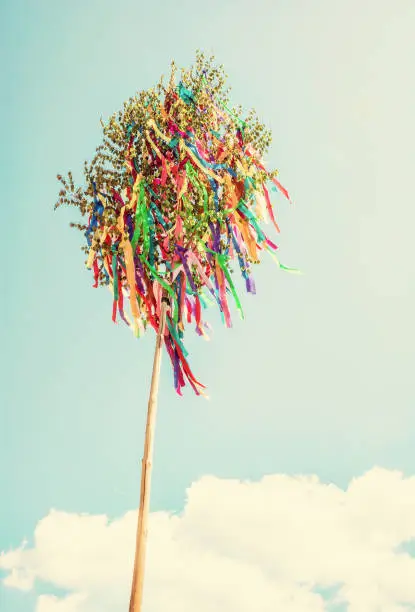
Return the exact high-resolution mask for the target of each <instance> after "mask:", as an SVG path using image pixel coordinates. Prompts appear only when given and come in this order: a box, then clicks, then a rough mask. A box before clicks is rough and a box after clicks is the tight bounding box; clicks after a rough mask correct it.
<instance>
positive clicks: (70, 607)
mask: <svg viewBox="0 0 415 612" xmlns="http://www.w3.org/2000/svg"><path fill="white" fill-rule="evenodd" d="M135 529H136V512H127V514H125V515H124V516H122V517H120V518H117V519H115V520H109V519H108V517H106V516H90V515H82V514H69V513H66V512H61V511H56V510H52V511H51V512H50V513H49V514H48V515H47V516H46V517H44V518H43V519H42V520H41V521H40V522H39V523H38V525H37V527H36V529H35V533H34V544H33V547H28V546H27V545H26V544H23V545H22V546H21V547H20V548H17V549H14V550H10V551H8V552H3V553H2V555H1V557H0V569H2V570H3V571H5V572H6V575H5V578H4V584H5V585H6V586H8V587H10V588H15V589H21V590H30V589H32V588H34V585H35V583H36V581H37V580H39V581H40V582H41V584H42V585H43V584H46V585H50V590H49V593H44V594H43V595H40V596H39V597H38V600H37V607H36V612H116V611H118V610H120V611H121V610H125V609H128V598H129V589H130V580H131V571H132V563H133V546H134V539H135ZM414 538H415V477H411V478H405V477H404V476H403V475H402V474H401V473H399V472H394V471H388V470H384V469H380V468H374V469H372V470H371V471H369V472H368V473H366V474H365V475H363V476H361V477H359V478H356V479H354V480H352V481H351V482H350V484H349V486H348V488H347V490H345V491H344V490H342V489H340V488H338V487H336V486H334V485H329V484H323V483H321V482H319V480H318V478H317V477H316V476H307V477H292V476H287V475H272V476H266V477H264V478H263V479H262V480H261V481H259V482H240V481H237V480H222V479H218V478H214V477H203V478H202V479H201V480H199V481H198V482H196V483H194V484H193V485H192V486H191V487H190V489H189V490H188V496H187V502H186V506H185V509H184V511H183V513H182V514H181V515H180V516H176V515H171V514H168V513H164V512H158V513H153V514H152V515H151V520H150V537H149V549H148V565H147V574H146V590H145V611H146V612H165V610H169V611H170V612H194V610H198V612H222V611H223V612H252V611H253V610H255V612H276V611H278V610H281V611H284V612H332V611H333V612H337V611H340V610H341V611H343V610H347V611H348V612H408V610H412V609H415V558H413V557H412V556H411V555H410V554H409V552H405V545H406V543H408V542H410V541H411V539H414ZM408 550H409V547H408ZM56 589H58V591H56ZM58 592H60V593H62V592H63V593H65V594H64V595H62V596H57V595H56V593H58Z"/></svg>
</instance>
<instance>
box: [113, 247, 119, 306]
mask: <svg viewBox="0 0 415 612" xmlns="http://www.w3.org/2000/svg"><path fill="white" fill-rule="evenodd" d="M112 277H113V284H114V301H115V302H118V266H117V255H116V253H114V252H113V254H112Z"/></svg>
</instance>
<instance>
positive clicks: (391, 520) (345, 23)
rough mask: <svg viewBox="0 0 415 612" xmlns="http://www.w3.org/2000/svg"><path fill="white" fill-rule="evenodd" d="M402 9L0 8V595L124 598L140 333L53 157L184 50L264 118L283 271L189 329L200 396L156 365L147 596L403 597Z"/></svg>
mask: <svg viewBox="0 0 415 612" xmlns="http://www.w3.org/2000/svg"><path fill="white" fill-rule="evenodd" d="M414 27H415V5H414V3H413V0H398V1H397V0H366V1H365V2H364V3H362V2H360V1H358V0H348V1H346V0H336V2H332V1H330V0H314V2H306V0H290V1H288V0H273V1H271V0H269V1H265V0H258V1H257V2H255V3H252V2H248V0H240V1H239V2H236V1H233V0H232V1H231V0H229V1H219V0H211V2H209V3H202V2H198V1H193V2H190V0H183V1H177V2H174V3H173V2H166V1H165V0H163V1H162V2H160V3H143V2H140V1H138V0H134V1H133V0H119V1H118V2H117V3H113V2H109V0H100V1H98V0H91V1H88V2H85V1H83V2H82V1H81V0H72V1H71V2H70V3H63V2H56V1H55V2H52V1H51V0H39V1H38V2H36V3H34V2H29V1H28V0H13V2H12V1H11V0H8V1H7V0H4V1H3V3H1V6H0V29H1V36H0V47H1V53H0V57H1V58H2V59H1V62H2V70H1V73H2V88H1V90H2V95H1V99H0V104H1V108H2V116H3V118H4V122H3V128H2V138H1V141H0V154H1V157H0V161H1V164H0V182H1V185H2V211H3V213H2V214H4V215H5V216H4V217H3V240H2V244H3V258H4V259H3V276H2V278H3V292H2V294H3V296H4V298H3V299H2V300H1V303H0V310H1V313H0V314H1V321H2V324H3V325H2V335H1V346H2V351H1V355H0V359H1V370H0V371H1V384H0V422H1V427H0V464H1V466H2V467H1V470H0V551H3V554H2V556H1V557H0V579H1V583H0V610H1V612H3V610H4V612H32V611H34V612H98V611H99V612H102V611H104V612H107V610H108V612H109V611H115V612H116V611H117V610H124V609H126V605H127V603H128V595H129V581H130V574H131V571H130V568H131V564H132V553H133V550H132V546H133V540H134V529H135V511H136V508H137V505H138V496H139V475H140V460H141V455H142V446H143V435H144V424H145V413H146V404H147V396H148V390H149V378H150V374H151V364H152V353H153V347H154V337H153V336H152V334H151V333H149V334H147V335H146V337H144V338H141V339H140V340H139V341H137V340H135V339H133V338H132V336H131V334H130V332H129V331H128V329H127V328H124V327H122V326H121V325H116V326H115V325H113V323H112V322H111V298H110V296H109V294H108V292H107V291H105V290H104V289H102V290H93V289H92V288H91V285H92V279H91V276H90V273H89V272H88V271H87V270H85V268H84V265H83V262H84V256H83V254H82V253H81V251H80V248H79V247H80V244H81V242H80V237H79V236H78V235H77V233H76V232H74V231H73V230H71V229H70V228H69V225H68V224H69V222H70V221H71V220H72V219H73V214H72V212H71V211H67V210H59V211H58V212H54V211H53V205H54V203H55V201H56V198H57V193H58V190H59V184H58V182H57V180H56V174H57V173H58V172H66V171H67V170H69V169H71V170H72V171H73V172H74V176H75V178H76V179H77V180H78V181H81V180H82V175H81V172H82V167H83V161H84V159H90V158H91V157H92V155H93V153H94V150H95V147H96V145H97V144H99V141H100V137H101V128H100V124H99V120H100V118H101V117H102V118H104V119H105V118H107V117H109V116H110V115H111V114H112V113H113V112H115V111H116V110H118V108H119V107H120V106H121V105H122V102H123V101H124V99H126V98H128V97H129V96H130V95H132V94H134V93H135V92H136V91H137V90H141V89H146V88H148V87H151V86H152V85H153V84H154V83H155V82H156V81H157V80H158V78H159V76H160V75H161V74H167V73H168V70H169V65H170V62H171V60H172V59H174V60H175V61H176V62H177V64H178V65H180V66H188V65H189V64H191V63H192V61H193V59H194V57H195V51H196V49H203V50H204V51H205V52H207V53H210V52H212V53H214V54H215V56H216V57H217V60H218V62H219V63H221V64H224V66H225V69H226V72H227V73H228V75H229V82H230V85H231V86H232V101H233V102H234V103H235V104H238V103H240V104H241V105H242V106H243V107H244V108H245V109H246V110H248V109H249V108H251V107H254V108H255V109H256V110H257V112H258V114H259V116H260V117H261V118H262V119H263V121H264V122H265V123H266V125H267V126H269V127H270V129H271V130H272V133H273V144H272V146H271V149H270V152H269V154H268V156H267V162H268V163H269V165H270V166H271V167H277V168H278V169H279V171H280V179H281V182H283V184H284V185H285V186H286V187H287V188H288V189H289V191H290V194H291V195H292V198H293V201H294V203H293V205H290V204H287V203H286V202H285V201H284V199H283V198H280V197H279V196H278V195H275V194H274V202H275V208H276V211H277V215H278V220H279V225H280V227H281V234H280V235H279V236H278V244H279V247H280V258H281V261H282V262H283V263H284V264H286V265H288V266H294V267H298V268H300V269H301V270H302V274H301V275H290V274H285V273H283V272H281V271H280V270H279V269H278V268H277V267H276V266H275V264H274V263H273V262H272V260H267V259H264V261H263V262H262V264H261V265H260V266H258V267H257V268H256V270H255V271H256V285H257V295H256V296H254V297H253V296H250V295H246V296H244V309H245V313H246V318H245V321H243V322H242V321H240V320H238V318H237V316H236V314H235V316H234V327H233V328H232V329H231V330H228V329H224V328H223V327H222V326H221V323H220V319H219V317H218V316H217V314H216V313H215V312H211V313H209V316H210V319H209V320H210V322H211V323H212V324H213V326H214V333H213V335H212V339H211V341H210V342H209V343H207V342H204V341H203V340H201V339H200V338H199V337H197V336H196V334H194V333H193V331H192V330H190V329H189V331H188V333H187V345H188V348H189V350H190V355H191V362H192V365H193V369H194V371H195V373H196V374H197V375H198V376H199V378H200V379H201V380H202V382H204V383H205V384H206V385H207V386H208V389H209V396H210V400H209V401H206V400H203V399H199V398H196V397H194V396H193V394H192V393H191V391H190V390H189V389H187V390H186V391H187V392H186V393H185V397H184V398H183V399H180V398H178V397H176V396H175V393H174V390H173V386H172V375H171V371H170V369H169V366H168V362H167V359H164V363H163V368H162V374H161V386H160V395H159V413H158V421H157V430H156V440H155V462H154V472H153V488H152V500H151V510H152V516H151V521H150V536H149V564H148V571H147V576H146V579H147V582H146V592H145V606H146V607H145V612H161V611H162V610H164V609H165V607H166V603H169V605H170V606H176V607H170V609H172V610H173V612H175V610H176V609H177V610H178V611H179V610H180V612H188V611H189V612H190V610H193V609H194V608H195V607H197V608H198V609H199V610H200V611H201V612H210V611H213V610H215V611H216V610H220V611H221V612H222V610H223V612H236V610H238V612H245V610H246V612H248V610H252V609H253V607H254V605H255V606H256V609H257V610H258V612H268V610H269V611H270V610H271V609H272V610H273V611H274V610H275V609H283V610H284V612H344V611H346V612H407V610H412V609H415V590H414V587H413V585H414V584H415V558H414V555H415V546H414V543H415V523H414V519H413V516H414V515H415V514H414V510H415V485H414V482H415V481H414V478H415V453H414V451H413V449H414V447H415V411H414V410H413V407H414V400H415V388H414V382H413V381H414V379H413V376H412V368H413V363H414V356H415V355H414V340H415V325H414V323H413V312H414V307H415V282H414V274H413V261H414V255H415V253H414V251H415V247H414V241H413V239H412V233H413V227H414V225H415V208H414V203H413V186H412V182H413V160H414V159H415V119H414V113H413V109H414V108H415V77H414V72H413V64H414V60H415V39H414V37H413V31H414ZM23 543H24V547H23V548H22V546H23ZM253 602H255V603H253Z"/></svg>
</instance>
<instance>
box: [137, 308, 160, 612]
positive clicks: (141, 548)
mask: <svg viewBox="0 0 415 612" xmlns="http://www.w3.org/2000/svg"><path fill="white" fill-rule="evenodd" d="M167 309H168V300H167V299H166V298H163V301H162V304H161V313H160V325H159V331H158V334H157V339H156V349H155V352H154V361H153V374H152V377H151V387H150V397H149V400H148V410H147V425H146V435H145V441H144V455H143V460H142V468H141V491H140V509H139V512H138V524H137V537H136V546H135V558H134V573H133V582H132V586H131V597H130V608H129V612H141V610H142V601H143V586H144V568H145V560H146V547H147V531H148V528H147V523H148V513H149V508H150V487H151V467H152V465H151V463H152V459H153V443H154V428H155V421H156V412H157V394H158V387H159V378H160V365H161V353H162V351H161V349H162V343H163V337H164V330H165V327H166V314H167Z"/></svg>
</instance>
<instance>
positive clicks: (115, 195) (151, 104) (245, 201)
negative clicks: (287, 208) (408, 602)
mask: <svg viewBox="0 0 415 612" xmlns="http://www.w3.org/2000/svg"><path fill="white" fill-rule="evenodd" d="M222 86H223V79H222V76H221V72H220V70H218V69H217V68H214V67H213V66H212V60H211V62H210V63H209V62H206V60H204V58H203V56H200V55H199V56H198V62H197V66H196V68H195V69H193V70H192V71H189V72H187V73H182V79H181V81H180V83H179V85H178V86H176V83H175V71H174V68H173V73H172V77H171V79H170V83H169V85H168V86H167V87H164V86H163V85H162V83H161V84H160V85H159V86H158V88H157V89H156V90H150V91H149V92H144V93H141V94H138V95H137V97H135V98H132V99H131V100H130V101H129V102H127V103H126V104H125V105H124V109H123V111H121V112H120V113H118V115H116V116H114V117H112V118H111V119H110V121H109V123H108V125H107V126H104V135H105V139H104V144H103V145H101V146H100V147H98V149H97V154H96V156H95V158H94V160H93V162H92V163H91V164H90V166H87V165H86V170H85V174H86V179H87V187H86V189H85V190H82V189H80V188H78V189H75V187H74V185H73V180H72V175H71V174H70V173H69V179H64V178H62V177H61V176H59V177H58V178H59V179H60V180H61V182H62V184H63V189H62V191H61V192H60V200H59V202H58V205H59V204H62V203H67V204H68V203H69V204H73V205H76V206H78V207H79V208H80V210H81V213H82V214H83V215H85V216H87V219H88V221H87V223H86V224H84V225H77V227H79V228H80V229H82V231H84V233H85V236H86V240H87V248H86V251H87V254H88V257H87V267H88V268H91V269H92V270H93V274H94V279H95V283H94V286H95V287H97V286H98V285H107V286H108V287H109V288H110V290H111V293H112V295H113V313H112V318H113V321H116V320H117V316H119V317H120V318H121V319H122V320H123V321H124V322H125V323H126V324H127V325H128V326H130V327H131V328H132V330H133V332H134V334H135V335H136V336H140V335H141V334H142V333H143V332H144V331H145V329H146V328H147V327H148V326H149V325H150V326H151V327H153V328H154V329H155V330H156V331H157V330H158V326H159V321H160V311H161V302H162V298H163V297H167V298H168V299H169V302H170V309H169V312H168V315H167V325H166V330H165V337H164V342H165V346H166V349H167V352H168V354H169V357H170V359H171V362H172V367H173V373H174V385H175V388H176V391H177V392H178V393H179V394H181V390H182V388H183V386H184V385H185V380H187V381H188V382H189V384H190V385H191V386H192V388H193V389H194V391H195V392H196V394H198V395H199V394H203V389H204V386H203V385H202V384H201V383H200V382H199V381H198V380H197V379H196V378H195V376H194V375H193V373H192V371H191V369H190V367H189V364H188V361H187V355H188V354H187V351H186V349H185V346H184V344H183V337H184V329H185V324H186V323H188V324H190V323H192V322H193V323H194V324H195V329H196V332H197V333H198V334H199V335H200V336H207V329H208V325H207V323H205V322H204V320H203V317H202V309H204V308H205V307H206V306H207V305H208V304H209V303H212V302H213V303H216V304H217V306H218V308H219V310H220V312H221V315H222V318H223V320H224V322H225V324H226V325H227V326H228V327H230V326H231V314H230V302H231V301H233V302H234V303H235V305H236V308H237V310H238V311H239V313H240V315H241V316H242V317H243V311H242V306H241V302H240V299H239V296H238V294H237V291H236V288H235V285H234V282H233V280H232V275H231V270H230V264H231V263H232V262H233V261H235V262H236V261H237V262H238V265H239V268H240V271H241V274H242V277H243V279H244V282H245V285H246V289H247V291H248V292H250V293H255V284H254V280H253V277H252V264H255V263H257V262H258V261H259V257H260V253H261V252H263V251H269V252H270V253H271V254H273V252H274V251H275V250H276V249H277V246H276V245H275V244H274V243H273V242H272V241H271V240H270V239H269V238H268V237H267V235H266V234H265V233H264V231H263V229H262V228H261V222H262V221H268V220H269V221H270V222H271V223H272V224H273V226H274V227H275V229H276V231H277V232H279V227H278V224H277V221H276V219H275V216H274V212H273V208H272V204H271V199H270V192H269V190H268V188H267V183H270V184H271V188H273V189H274V190H278V191H280V192H281V193H282V194H283V195H284V196H285V197H286V198H288V199H289V195H288V193H287V191H286V190H285V189H284V187H283V186H282V185H281V184H280V183H279V181H278V180H277V179H276V173H275V172H272V173H271V172H268V171H267V169H266V168H265V166H264V163H263V161H262V154H263V152H264V150H265V149H266V148H267V146H268V140H269V134H268V133H267V132H266V130H265V128H264V127H263V126H262V125H261V124H259V123H258V122H255V118H254V116H253V115H252V114H251V115H250V116H249V117H248V119H246V120H245V121H243V120H241V119H239V117H238V116H237V114H236V113H235V112H234V111H232V110H230V109H229V108H228V106H227V103H226V99H225V97H224V95H223V94H222ZM277 261H278V260H277ZM280 267H283V266H280Z"/></svg>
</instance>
